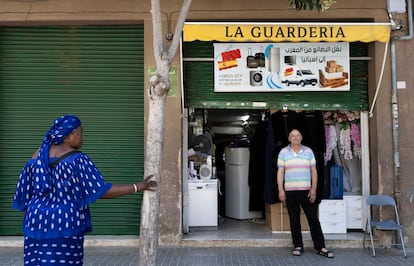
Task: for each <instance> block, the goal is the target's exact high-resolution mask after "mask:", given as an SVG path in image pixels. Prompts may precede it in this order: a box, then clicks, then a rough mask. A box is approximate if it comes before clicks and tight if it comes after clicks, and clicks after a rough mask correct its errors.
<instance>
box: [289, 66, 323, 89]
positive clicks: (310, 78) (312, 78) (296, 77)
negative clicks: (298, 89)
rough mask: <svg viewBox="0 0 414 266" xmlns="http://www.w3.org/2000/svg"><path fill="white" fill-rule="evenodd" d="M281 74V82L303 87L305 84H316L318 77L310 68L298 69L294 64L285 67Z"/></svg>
mask: <svg viewBox="0 0 414 266" xmlns="http://www.w3.org/2000/svg"><path fill="white" fill-rule="evenodd" d="M282 75H283V76H282V83H285V84H286V86H289V85H291V84H295V85H300V86H302V87H304V86H305V85H312V86H315V85H316V84H318V77H317V76H316V75H315V74H314V73H313V72H312V71H311V70H307V69H300V68H298V67H296V66H291V67H287V68H285V70H284V71H283V74H282Z"/></svg>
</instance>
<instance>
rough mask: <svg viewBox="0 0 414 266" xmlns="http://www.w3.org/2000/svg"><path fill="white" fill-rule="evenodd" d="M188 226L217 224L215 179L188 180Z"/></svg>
mask: <svg viewBox="0 0 414 266" xmlns="http://www.w3.org/2000/svg"><path fill="white" fill-rule="evenodd" d="M188 196H189V199H188V200H189V215H190V216H189V221H188V225H189V226H218V190H217V180H216V179H211V180H201V181H189V182H188Z"/></svg>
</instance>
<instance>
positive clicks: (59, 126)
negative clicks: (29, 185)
mask: <svg viewBox="0 0 414 266" xmlns="http://www.w3.org/2000/svg"><path fill="white" fill-rule="evenodd" d="M80 125H81V121H80V119H79V118H78V117H76V116H74V115H71V114H67V115H64V116H61V117H59V118H57V119H55V121H54V122H53V125H52V127H51V128H50V129H49V131H47V132H46V134H45V136H44V137H43V142H42V146H41V147H40V150H39V154H38V157H37V159H36V163H35V169H34V177H35V178H34V182H35V190H38V191H40V192H42V193H46V192H47V191H48V190H49V189H50V188H51V187H52V184H51V183H52V176H51V169H50V166H49V148H50V146H51V145H52V144H56V145H57V144H62V143H63V141H64V139H65V137H66V136H67V135H69V134H70V133H71V132H72V131H74V130H75V129H76V128H78V127H79V126H80Z"/></svg>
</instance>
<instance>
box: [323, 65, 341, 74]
mask: <svg viewBox="0 0 414 266" xmlns="http://www.w3.org/2000/svg"><path fill="white" fill-rule="evenodd" d="M325 71H326V73H335V72H338V71H337V67H327V66H326V67H325Z"/></svg>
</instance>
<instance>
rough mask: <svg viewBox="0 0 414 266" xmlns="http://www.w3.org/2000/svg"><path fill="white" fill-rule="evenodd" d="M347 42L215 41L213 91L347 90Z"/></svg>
mask: <svg viewBox="0 0 414 266" xmlns="http://www.w3.org/2000/svg"><path fill="white" fill-rule="evenodd" d="M349 71H350V69H349V43H345V42H338V43H215V44H214V91H215V92H286V91H349V88H350V84H349V81H350V80H349V77H350V73H349Z"/></svg>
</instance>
